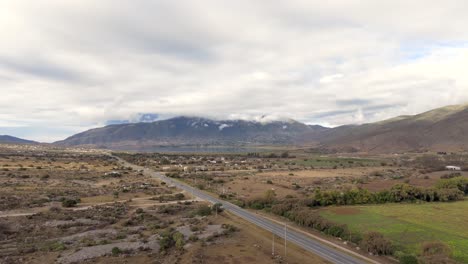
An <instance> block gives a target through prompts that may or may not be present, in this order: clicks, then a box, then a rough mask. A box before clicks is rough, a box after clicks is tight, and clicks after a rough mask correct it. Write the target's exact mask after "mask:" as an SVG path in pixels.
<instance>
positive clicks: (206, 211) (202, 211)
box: [195, 205, 211, 216]
mask: <svg viewBox="0 0 468 264" xmlns="http://www.w3.org/2000/svg"><path fill="white" fill-rule="evenodd" d="M195 214H196V215H200V216H207V215H211V208H210V207H209V206H208V205H200V206H199V207H198V208H197V209H196V210H195Z"/></svg>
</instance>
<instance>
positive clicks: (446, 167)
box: [445, 166, 461, 171]
mask: <svg viewBox="0 0 468 264" xmlns="http://www.w3.org/2000/svg"><path fill="white" fill-rule="evenodd" d="M445 169H446V170H453V171H461V168H460V167H458V166H445Z"/></svg>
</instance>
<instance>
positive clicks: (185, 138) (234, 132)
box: [56, 116, 327, 149]
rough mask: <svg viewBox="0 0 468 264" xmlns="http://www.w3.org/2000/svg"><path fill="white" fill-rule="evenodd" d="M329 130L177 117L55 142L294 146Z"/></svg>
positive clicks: (129, 146) (121, 145)
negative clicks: (307, 135)
mask: <svg viewBox="0 0 468 264" xmlns="http://www.w3.org/2000/svg"><path fill="white" fill-rule="evenodd" d="M322 130H327V128H324V127H321V126H308V125H306V124H303V123H300V122H297V121H294V120H286V121H273V122H257V121H246V120H211V119H206V118H200V117H185V116H182V117H175V118H171V119H167V120H161V121H156V122H152V123H134V124H119V125H108V126H105V127H102V128H96V129H91V130H88V131H85V132H83V133H79V134H76V135H74V136H71V137H69V138H67V139H65V140H63V141H60V142H56V144H59V145H65V146H78V145H81V146H83V145H88V146H98V147H99V146H101V147H107V148H118V149H125V148H127V149H135V148H139V147H143V146H152V145H154V146H173V145H224V146H226V145H230V146H233V145H235V146H242V145H291V144H294V143H295V142H296V139H297V138H299V137H300V136H301V135H303V134H304V133H306V132H308V131H322Z"/></svg>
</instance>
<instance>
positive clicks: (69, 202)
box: [62, 198, 78, 207]
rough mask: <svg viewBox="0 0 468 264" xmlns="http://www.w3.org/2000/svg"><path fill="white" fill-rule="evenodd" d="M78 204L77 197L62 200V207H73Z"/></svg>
mask: <svg viewBox="0 0 468 264" xmlns="http://www.w3.org/2000/svg"><path fill="white" fill-rule="evenodd" d="M77 204H78V200H77V199H68V198H67V199H64V200H63V201H62V206H63V207H75V206H76V205H77Z"/></svg>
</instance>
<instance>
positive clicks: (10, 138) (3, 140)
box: [0, 135, 37, 144]
mask: <svg viewBox="0 0 468 264" xmlns="http://www.w3.org/2000/svg"><path fill="white" fill-rule="evenodd" d="M0 143H15V144H16V143H20V144H36V143H37V142H36V141H32V140H26V139H22V138H17V137H13V136H8V135H0Z"/></svg>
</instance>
